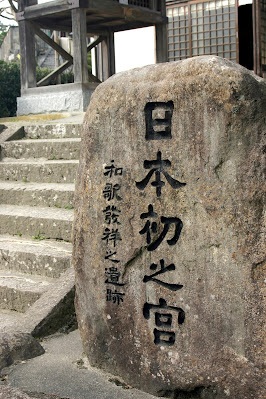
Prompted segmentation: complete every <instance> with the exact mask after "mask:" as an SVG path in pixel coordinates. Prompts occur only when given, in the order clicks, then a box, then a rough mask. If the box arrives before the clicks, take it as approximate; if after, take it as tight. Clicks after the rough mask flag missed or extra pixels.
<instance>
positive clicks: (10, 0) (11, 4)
mask: <svg viewBox="0 0 266 399" xmlns="http://www.w3.org/2000/svg"><path fill="white" fill-rule="evenodd" d="M8 2H9V4H10V7H11V10H12V11H13V12H14V13H16V12H18V9H17V7H15V5H14V3H13V1H12V0H8Z"/></svg>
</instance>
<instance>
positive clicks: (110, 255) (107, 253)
mask: <svg viewBox="0 0 266 399" xmlns="http://www.w3.org/2000/svg"><path fill="white" fill-rule="evenodd" d="M114 255H116V251H115V252H112V251H110V250H107V251H106V255H105V257H104V259H106V260H110V261H111V262H113V263H119V262H120V260H118V259H111V257H112V256H114Z"/></svg>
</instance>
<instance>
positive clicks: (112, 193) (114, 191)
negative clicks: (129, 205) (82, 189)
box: [103, 183, 122, 201]
mask: <svg viewBox="0 0 266 399" xmlns="http://www.w3.org/2000/svg"><path fill="white" fill-rule="evenodd" d="M119 190H120V184H112V183H106V185H105V188H104V190H103V197H104V198H105V199H107V201H111V200H112V199H114V198H115V199H117V200H118V201H121V200H122V198H121V197H120V196H119V195H118V191H119Z"/></svg>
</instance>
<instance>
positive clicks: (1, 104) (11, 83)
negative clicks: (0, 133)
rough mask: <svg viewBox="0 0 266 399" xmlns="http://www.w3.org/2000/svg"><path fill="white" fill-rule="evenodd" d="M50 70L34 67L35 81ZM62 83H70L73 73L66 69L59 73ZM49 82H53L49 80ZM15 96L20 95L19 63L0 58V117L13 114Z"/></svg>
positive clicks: (15, 107)
mask: <svg viewBox="0 0 266 399" xmlns="http://www.w3.org/2000/svg"><path fill="white" fill-rule="evenodd" d="M50 72H51V70H50V69H48V68H40V67H38V66H37V68H36V78H37V82H38V81H39V80H41V79H42V78H44V77H45V76H46V75H48V74H49V73H50ZM61 81H62V83H72V82H73V81H74V78H73V73H72V72H71V71H67V72H65V73H63V74H62V75H61ZM50 84H55V81H54V82H51V83H50ZM17 97H20V65H19V63H18V62H5V61H1V60H0V118H6V117H9V116H15V115H16V112H17Z"/></svg>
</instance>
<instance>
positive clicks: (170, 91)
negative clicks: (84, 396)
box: [74, 56, 266, 399]
mask: <svg viewBox="0 0 266 399" xmlns="http://www.w3.org/2000/svg"><path fill="white" fill-rule="evenodd" d="M265 120H266V84H265V81H263V79H261V78H258V77H256V76H255V75H254V74H253V73H251V72H249V71H248V70H246V69H245V68H243V67H241V66H239V65H237V64H234V63H232V62H230V61H226V60H224V59H221V58H219V57H212V56H210V57H198V58H192V59H187V60H185V61H180V62H173V63H167V64H160V65H154V66H148V67H144V68H141V69H135V70H133V71H128V72H124V73H121V74H117V75H115V76H113V77H112V78H110V79H108V80H107V81H106V82H105V83H103V84H102V85H100V86H99V87H98V88H97V89H96V91H95V93H94V95H93V98H92V101H91V104H90V106H89V108H88V111H87V114H86V116H85V120H84V129H83V139H82V140H83V142H82V154H81V161H80V167H79V173H78V182H77V190H76V215H75V224H74V266H75V271H76V290H77V294H76V309H77V316H78V321H79V328H80V332H81V336H82V341H83V346H84V350H85V352H86V354H87V356H88V358H89V361H90V363H91V365H92V366H96V367H99V368H102V369H104V370H105V371H107V372H109V373H112V374H115V375H117V376H120V377H121V378H122V379H123V380H124V381H125V382H126V383H127V384H130V385H133V386H135V387H137V388H139V389H142V390H144V391H147V392H150V393H152V394H154V395H157V396H166V397H168V398H182V399H183V398H184V399H187V398H205V399H207V398H208V399H214V398H215V399H216V398H217V399H222V398H231V399H251V398H254V399H262V397H263V395H264V393H265V392H264V393H263V384H262V374H261V365H262V361H263V332H262V311H263V309H262V282H263V272H262V270H263V219H262V214H263V213H262V212H263V184H264V180H263V134H264V135H265Z"/></svg>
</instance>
